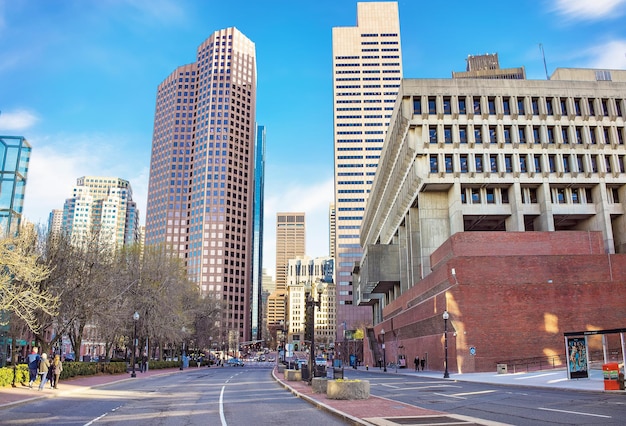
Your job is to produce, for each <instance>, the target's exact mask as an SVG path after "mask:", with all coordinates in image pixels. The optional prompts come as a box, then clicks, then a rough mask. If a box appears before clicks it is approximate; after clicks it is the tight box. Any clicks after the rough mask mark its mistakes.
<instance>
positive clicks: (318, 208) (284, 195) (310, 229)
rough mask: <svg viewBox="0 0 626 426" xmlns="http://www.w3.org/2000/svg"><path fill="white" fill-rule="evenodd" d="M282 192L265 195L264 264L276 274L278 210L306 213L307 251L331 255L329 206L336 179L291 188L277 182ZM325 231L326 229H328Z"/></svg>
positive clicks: (309, 253)
mask: <svg viewBox="0 0 626 426" xmlns="http://www.w3.org/2000/svg"><path fill="white" fill-rule="evenodd" d="M274 188H277V190H278V192H276V193H272V194H267V192H266V196H265V205H264V213H265V218H264V222H263V231H264V235H263V265H264V266H265V267H266V269H267V273H268V274H270V275H275V274H274V272H275V271H274V269H275V265H276V213H278V212H304V213H305V221H306V229H307V232H306V236H305V238H306V254H307V255H308V256H311V257H319V256H328V255H329V249H328V244H329V241H328V226H329V223H328V207H329V205H330V203H331V202H332V200H333V188H334V183H333V179H332V178H331V179H328V180H325V181H310V182H308V184H303V185H300V184H299V183H294V184H292V185H291V186H289V187H285V186H283V185H276V186H274ZM324 230H325V231H324Z"/></svg>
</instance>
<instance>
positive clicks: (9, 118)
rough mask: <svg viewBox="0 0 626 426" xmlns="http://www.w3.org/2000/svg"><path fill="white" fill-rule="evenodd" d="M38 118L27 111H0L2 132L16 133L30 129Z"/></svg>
mask: <svg viewBox="0 0 626 426" xmlns="http://www.w3.org/2000/svg"><path fill="white" fill-rule="evenodd" d="M37 121H38V117H37V116H36V115H35V114H34V113H32V112H30V111H27V110H17V111H0V131H8V132H16V131H22V130H26V129H29V128H30V127H32V126H33V125H34V124H35V123H36V122H37Z"/></svg>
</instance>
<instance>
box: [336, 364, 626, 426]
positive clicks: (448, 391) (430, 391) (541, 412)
mask: <svg viewBox="0 0 626 426" xmlns="http://www.w3.org/2000/svg"><path fill="white" fill-rule="evenodd" d="M345 371H346V372H345V374H346V377H349V378H360V379H367V380H369V381H370V386H371V390H370V392H371V394H372V395H376V396H381V397H385V398H388V399H391V400H395V401H401V402H405V403H408V404H412V405H416V406H419V407H422V408H427V409H431V410H438V411H443V412H446V413H451V414H460V415H464V416H470V417H475V418H479V419H483V420H490V421H496V422H501V423H507V424H513V425H519V426H526V425H528V426H541V425H570V426H571V425H624V424H626V398H624V395H621V394H608V393H602V392H579V391H569V390H561V389H540V388H524V387H519V386H504V385H493V384H482V383H471V382H460V381H450V380H443V379H433V378H428V377H424V378H420V377H414V376H402V375H395V374H389V375H385V374H380V373H369V372H364V371H357V370H348V369H347V370H345Z"/></svg>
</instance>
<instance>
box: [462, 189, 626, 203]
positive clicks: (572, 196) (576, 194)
mask: <svg viewBox="0 0 626 426" xmlns="http://www.w3.org/2000/svg"><path fill="white" fill-rule="evenodd" d="M606 189H607V201H608V203H609V204H619V203H620V202H621V200H620V197H619V188H617V187H607V188H606ZM521 191H522V193H521V195H522V203H523V204H537V203H538V198H537V188H534V187H522V188H521ZM461 202H462V203H463V204H509V188H505V187H486V188H478V187H464V188H462V189H461ZM550 202H551V203H552V204H593V196H592V190H591V188H589V187H562V186H556V185H554V186H551V187H550Z"/></svg>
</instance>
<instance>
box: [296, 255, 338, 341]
mask: <svg viewBox="0 0 626 426" xmlns="http://www.w3.org/2000/svg"><path fill="white" fill-rule="evenodd" d="M333 269H334V267H333V259H332V258H330V257H316V258H311V257H309V256H300V257H298V258H296V259H289V261H288V266H287V306H288V310H287V315H286V325H287V327H285V328H286V330H287V331H286V332H287V341H288V343H293V344H294V348H296V347H297V348H298V349H295V350H303V348H304V347H308V346H309V340H310V338H307V337H306V335H305V324H306V310H307V308H306V303H305V302H306V293H307V292H311V293H312V296H313V298H314V299H315V300H319V301H320V306H319V307H315V315H314V318H315V320H314V324H315V326H314V330H315V343H316V348H323V347H328V345H329V344H330V343H332V342H334V341H335V334H336V328H337V327H336V321H335V320H336V309H337V307H336V295H335V294H336V291H335V284H334V283H333V282H332V276H333ZM319 285H321V287H320V288H317V287H318V286H319ZM320 289H321V290H322V292H321V294H318V291H319V290H320Z"/></svg>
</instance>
